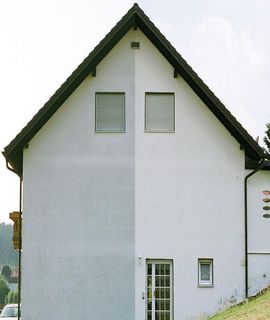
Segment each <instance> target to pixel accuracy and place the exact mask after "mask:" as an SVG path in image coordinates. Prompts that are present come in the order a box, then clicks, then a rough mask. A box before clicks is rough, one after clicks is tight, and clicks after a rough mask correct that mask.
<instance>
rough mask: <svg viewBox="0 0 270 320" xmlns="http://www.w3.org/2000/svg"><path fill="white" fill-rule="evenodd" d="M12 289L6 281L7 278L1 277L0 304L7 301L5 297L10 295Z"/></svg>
mask: <svg viewBox="0 0 270 320" xmlns="http://www.w3.org/2000/svg"><path fill="white" fill-rule="evenodd" d="M9 291H10V289H9V287H8V285H7V283H6V280H4V278H3V277H0V304H4V303H5V298H6V296H7V295H8V293H9Z"/></svg>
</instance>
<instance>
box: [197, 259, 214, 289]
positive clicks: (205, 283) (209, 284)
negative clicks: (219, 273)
mask: <svg viewBox="0 0 270 320" xmlns="http://www.w3.org/2000/svg"><path fill="white" fill-rule="evenodd" d="M202 264H208V265H209V266H210V280H202V279H201V265H202ZM198 287H199V288H213V287H214V260H213V258H199V259H198Z"/></svg>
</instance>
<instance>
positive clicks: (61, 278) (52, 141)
mask: <svg viewBox="0 0 270 320" xmlns="http://www.w3.org/2000/svg"><path fill="white" fill-rule="evenodd" d="M131 33H132V31H131ZM129 38H130V34H127V35H126V36H125V37H124V38H123V39H122V41H121V42H120V43H119V44H118V45H117V46H116V47H115V48H113V50H112V51H111V52H110V53H109V55H108V56H107V57H106V58H105V59H104V60H103V61H102V63H101V64H100V65H98V66H97V76H96V77H90V76H89V77H88V78H87V79H86V80H85V81H84V82H83V83H82V84H81V86H80V87H79V88H78V89H77V90H76V91H75V92H74V93H73V94H72V95H71V97H70V98H69V99H68V100H67V101H66V102H65V103H64V105H63V106H62V107H61V108H60V109H59V110H58V111H57V113H56V114H55V115H54V116H53V117H52V118H51V119H50V120H49V121H48V123H47V124H46V125H45V126H44V127H43V128H42V129H41V130H40V131H39V132H38V134H37V135H36V136H35V137H34V138H33V139H32V141H31V142H30V144H29V148H28V149H26V150H25V151H24V205H23V214H24V217H23V219H24V223H23V260H22V284H23V285H22V305H23V310H22V312H23V313H22V316H23V319H40V320H47V319H48V317H49V318H50V319H51V320H59V319H63V318H64V319H81V320H83V319H85V320H86V319H87V320H88V319H89V317H90V318H91V319H95V320H105V319H110V320H119V319H123V317H124V318H125V319H134V291H135V289H134V286H135V283H134V265H135V262H134V249H135V242H134V241H135V240H134V221H135V220H134V194H135V191H134V186H135V181H134V178H135V177H134V159H135V158H134V150H135V145H134V143H135V142H134V141H135V140H134V121H133V119H134V112H135V111H134V51H132V50H130V49H129ZM106 91H109V92H110V91H113V92H115V91H116V92H125V93H126V105H128V106H129V108H127V109H126V127H127V130H126V133H111V134H110V133H95V132H94V130H95V92H106Z"/></svg>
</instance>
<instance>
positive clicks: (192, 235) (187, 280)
mask: <svg viewBox="0 0 270 320" xmlns="http://www.w3.org/2000/svg"><path fill="white" fill-rule="evenodd" d="M134 40H135V41H140V49H139V50H131V49H130V41H134ZM102 91H104V92H106V91H118V92H125V97H126V132H125V133H95V132H94V127H95V114H94V109H95V92H102ZM145 92H174V93H175V109H176V115H175V117H176V125H175V133H163V134H161V133H145V132H144V107H145V106H144V104H145ZM246 174H247V172H245V170H244V151H243V150H240V147H239V144H238V143H237V142H236V140H235V139H234V138H233V137H232V136H231V134H230V133H229V132H228V131H227V130H226V129H225V128H224V126H223V125H222V124H221V123H220V122H219V121H218V120H217V119H216V117H215V116H214V115H213V114H212V113H211V112H210V111H209V110H208V108H207V107H206V106H205V105H204V104H203V103H202V101H201V100H200V99H199V98H198V97H197V96H196V94H194V92H193V91H192V90H191V89H190V88H189V86H188V85H187V84H186V83H185V82H184V81H183V79H181V78H180V77H178V78H177V79H175V78H174V77H173V68H172V66H171V65H170V64H169V63H168V62H167V61H166V59H165V58H164V57H163V56H162V55H161V54H160V53H159V52H158V51H157V50H156V48H155V47H154V46H153V45H152V44H151V43H150V42H149V41H148V40H147V39H146V38H145V36H144V35H143V34H142V33H141V32H140V31H139V30H137V31H134V30H131V31H130V32H129V33H128V34H127V35H126V36H125V37H124V38H123V39H122V40H121V41H120V43H119V44H118V45H117V46H116V47H115V48H114V49H113V50H112V51H111V52H110V53H109V54H108V56H107V57H106V58H105V59H104V60H103V61H102V62H101V63H100V64H99V65H98V66H97V76H96V77H90V76H89V77H88V78H87V79H86V80H85V81H84V82H83V83H82V84H81V85H80V87H79V88H78V89H77V90H76V91H75V92H74V93H73V94H72V95H71V97H70V98H69V99H68V100H67V101H66V102H65V103H64V105H63V106H62V107H61V108H60V109H59V110H58V111H57V112H56V114H55V115H54V116H53V117H52V118H51V119H50V120H49V121H48V123H47V124H46V125H45V126H44V127H43V128H42V129H41V130H40V131H39V133H38V134H37V135H36V136H35V137H34V138H33V139H32V141H31V142H30V145H29V148H28V149H26V150H25V152H24V208H23V212H24V223H23V265H22V267H23V268H22V276H23V286H22V305H23V319H24V318H25V319H30V320H31V319H35V318H38V319H40V320H45V319H48V314H49V315H50V320H54V319H55V320H56V319H57V320H58V319H60V318H63V317H65V318H76V319H89V315H91V318H93V319H95V320H107V319H108V320H119V319H126V320H133V319H136V320H144V319H145V300H143V299H142V297H143V294H144V293H145V267H146V265H145V263H146V259H147V258H153V259H154V258H161V259H166V258H167V259H173V265H174V319H181V320H182V319H183V320H185V319H195V318H197V317H198V316H200V315H205V314H213V313H215V312H217V311H218V310H220V309H223V308H224V307H227V306H229V305H231V304H234V303H236V302H239V301H241V300H243V299H244V266H243V259H244V176H245V175H246ZM262 175H264V173H262ZM258 183H259V184H260V182H258ZM258 188H261V187H258ZM257 227H258V229H257ZM257 227H256V230H255V231H256V232H257V230H260V228H261V226H260V225H259V224H258V226H257ZM265 230H266V229H265ZM253 238H254V235H253V236H251V238H250V239H253ZM264 239H267V235H266V233H265V235H264ZM256 241H257V240H256V237H255V238H254V239H253V240H252V244H253V242H254V244H256ZM254 248H255V247H254ZM256 249H257V247H256ZM139 257H141V258H140V259H139ZM198 258H213V259H214V287H213V288H198V287H197V284H198ZM252 261H253V260H252ZM260 261H261V262H260V270H261V271H263V272H265V271H264V270H265V269H264V263H265V261H263V260H260ZM252 263H253V262H252ZM241 264H242V265H241ZM255 267H256V266H255ZM261 271H258V272H259V274H261V273H260V272H261ZM256 274H257V273H256V272H255V273H252V277H251V279H253V276H254V277H256ZM252 281H253V280H252ZM264 283H265V282H264ZM258 286H262V284H261V282H259V285H258ZM37 293H38V294H37ZM41 295H42V296H41ZM41 297H42V299H41ZM194 302H195V303H194Z"/></svg>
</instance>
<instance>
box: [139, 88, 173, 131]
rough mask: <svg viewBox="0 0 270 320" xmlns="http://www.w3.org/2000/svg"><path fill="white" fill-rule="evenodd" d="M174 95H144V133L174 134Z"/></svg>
mask: <svg viewBox="0 0 270 320" xmlns="http://www.w3.org/2000/svg"><path fill="white" fill-rule="evenodd" d="M174 122H175V119H174V93H146V94H145V131H146V132H174V130H175V125H174Z"/></svg>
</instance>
